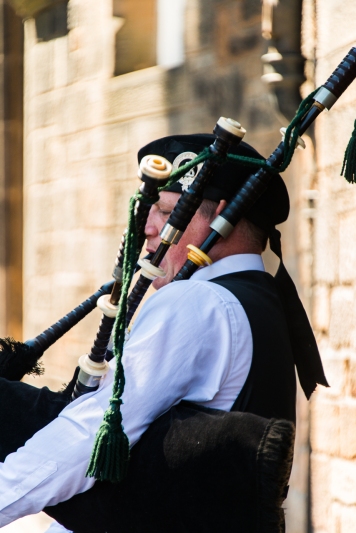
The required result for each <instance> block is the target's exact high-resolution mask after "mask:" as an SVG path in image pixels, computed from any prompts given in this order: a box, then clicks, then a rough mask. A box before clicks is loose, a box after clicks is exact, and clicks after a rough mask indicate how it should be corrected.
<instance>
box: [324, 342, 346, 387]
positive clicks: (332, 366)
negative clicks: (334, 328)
mask: <svg viewBox="0 0 356 533" xmlns="http://www.w3.org/2000/svg"><path fill="white" fill-rule="evenodd" d="M321 354H322V359H323V366H324V371H325V375H326V379H327V381H328V383H329V385H330V388H327V389H325V388H324V387H320V392H322V394H323V395H327V396H333V397H337V396H338V397H339V396H341V395H343V394H345V393H347V392H348V377H349V358H350V352H348V351H346V350H337V351H334V350H332V349H330V348H328V349H322V350H321Z"/></svg>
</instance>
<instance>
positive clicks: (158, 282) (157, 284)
mask: <svg viewBox="0 0 356 533" xmlns="http://www.w3.org/2000/svg"><path fill="white" fill-rule="evenodd" d="M170 281H171V280H170V279H169V277H168V276H165V277H164V278H156V279H155V280H154V281H153V282H152V287H153V288H154V289H156V290H158V289H161V288H162V287H165V285H167V284H168V283H169V282H170Z"/></svg>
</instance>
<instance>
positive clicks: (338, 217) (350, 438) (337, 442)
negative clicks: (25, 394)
mask: <svg viewBox="0 0 356 533" xmlns="http://www.w3.org/2000/svg"><path fill="white" fill-rule="evenodd" d="M355 15H356V6H355V4H354V3H352V2H351V3H349V2H347V3H345V2H341V1H321V0H316V1H315V2H312V1H311V0H305V1H304V20H305V24H304V28H305V31H304V34H303V46H304V52H305V54H306V55H307V57H308V59H309V63H308V65H309V68H308V72H307V74H308V78H309V81H311V80H312V79H313V76H314V68H313V66H314V64H315V65H316V68H315V85H316V86H319V85H320V84H322V83H324V82H325V81H326V79H327V77H328V76H329V75H330V74H331V72H332V70H333V69H334V68H335V67H336V66H337V64H338V63H339V62H340V60H341V59H342V58H343V57H344V56H345V55H346V53H347V52H348V50H349V49H350V48H351V46H355V42H356V30H355V27H354V25H353V21H354V20H355ZM355 116H356V91H355V83H354V84H353V86H351V87H350V88H349V89H348V90H347V92H346V93H345V94H344V95H343V96H342V97H341V98H340V100H339V101H338V102H337V103H336V104H335V106H334V107H333V108H332V110H331V111H330V112H324V113H323V114H322V115H321V116H320V118H318V120H317V121H316V124H315V165H316V168H315V175H314V184H313V189H315V190H317V193H318V194H317V197H316V198H317V199H316V202H315V213H314V217H315V218H314V219H313V224H314V231H313V243H312V247H313V268H312V316H313V326H314V328H315V331H316V334H317V338H318V342H319V346H320V348H321V353H322V357H323V362H324V366H325V371H326V375H327V378H328V380H329V383H330V388H329V389H324V388H322V387H320V388H318V390H317V392H316V393H315V394H314V395H313V399H312V403H311V409H310V416H311V434H310V439H311V448H312V454H311V502H312V506H311V510H312V512H311V521H312V530H313V531H314V532H315V533H351V532H353V531H355V527H356V475H355V474H356V462H355V459H356V422H355V420H356V389H355V382H356V355H355V348H356V344H355V339H356V337H355V318H356V313H355V311H356V309H355V303H354V302H355V289H356V284H355V282H356V278H355V266H356V255H355V251H354V250H355V237H356V235H355V227H356V215H355V207H356V189H355V188H354V186H353V185H349V184H348V183H347V182H346V181H345V180H344V178H342V177H340V169H341V165H342V160H343V155H344V150H345V147H346V145H347V142H348V139H349V137H350V134H351V132H352V129H353V122H354V119H355Z"/></svg>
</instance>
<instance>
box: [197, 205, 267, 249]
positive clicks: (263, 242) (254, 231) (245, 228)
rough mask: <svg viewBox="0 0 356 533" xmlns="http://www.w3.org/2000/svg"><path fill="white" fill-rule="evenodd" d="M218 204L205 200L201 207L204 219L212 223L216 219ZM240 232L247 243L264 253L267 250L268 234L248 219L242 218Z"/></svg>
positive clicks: (200, 210)
mask: <svg viewBox="0 0 356 533" xmlns="http://www.w3.org/2000/svg"><path fill="white" fill-rule="evenodd" d="M218 205H219V204H218V202H214V201H213V200H203V202H202V204H201V206H200V207H199V212H200V214H201V216H202V217H204V218H206V219H207V220H208V221H209V222H211V221H212V220H213V218H214V215H215V211H216V208H217V207H218ZM239 230H240V231H241V233H242V234H243V236H244V238H245V239H246V241H249V242H250V243H251V244H252V245H255V246H257V247H260V248H261V250H262V252H263V251H264V250H265V249H266V246H267V240H268V233H267V232H266V231H265V230H263V229H262V228H259V227H258V226H256V224H253V223H252V222H250V221H249V220H247V219H246V218H242V219H241V220H240V222H239Z"/></svg>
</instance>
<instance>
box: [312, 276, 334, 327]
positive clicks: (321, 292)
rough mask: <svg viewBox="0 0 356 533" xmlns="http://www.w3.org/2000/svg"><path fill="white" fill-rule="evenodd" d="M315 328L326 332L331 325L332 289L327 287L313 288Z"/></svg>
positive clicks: (318, 286) (317, 286)
mask: <svg viewBox="0 0 356 533" xmlns="http://www.w3.org/2000/svg"><path fill="white" fill-rule="evenodd" d="M312 324H313V328H314V329H317V330H318V331H323V332H326V331H328V329H329V324H330V289H329V287H328V286H326V285H319V284H318V285H316V286H315V287H313V312H312Z"/></svg>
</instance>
